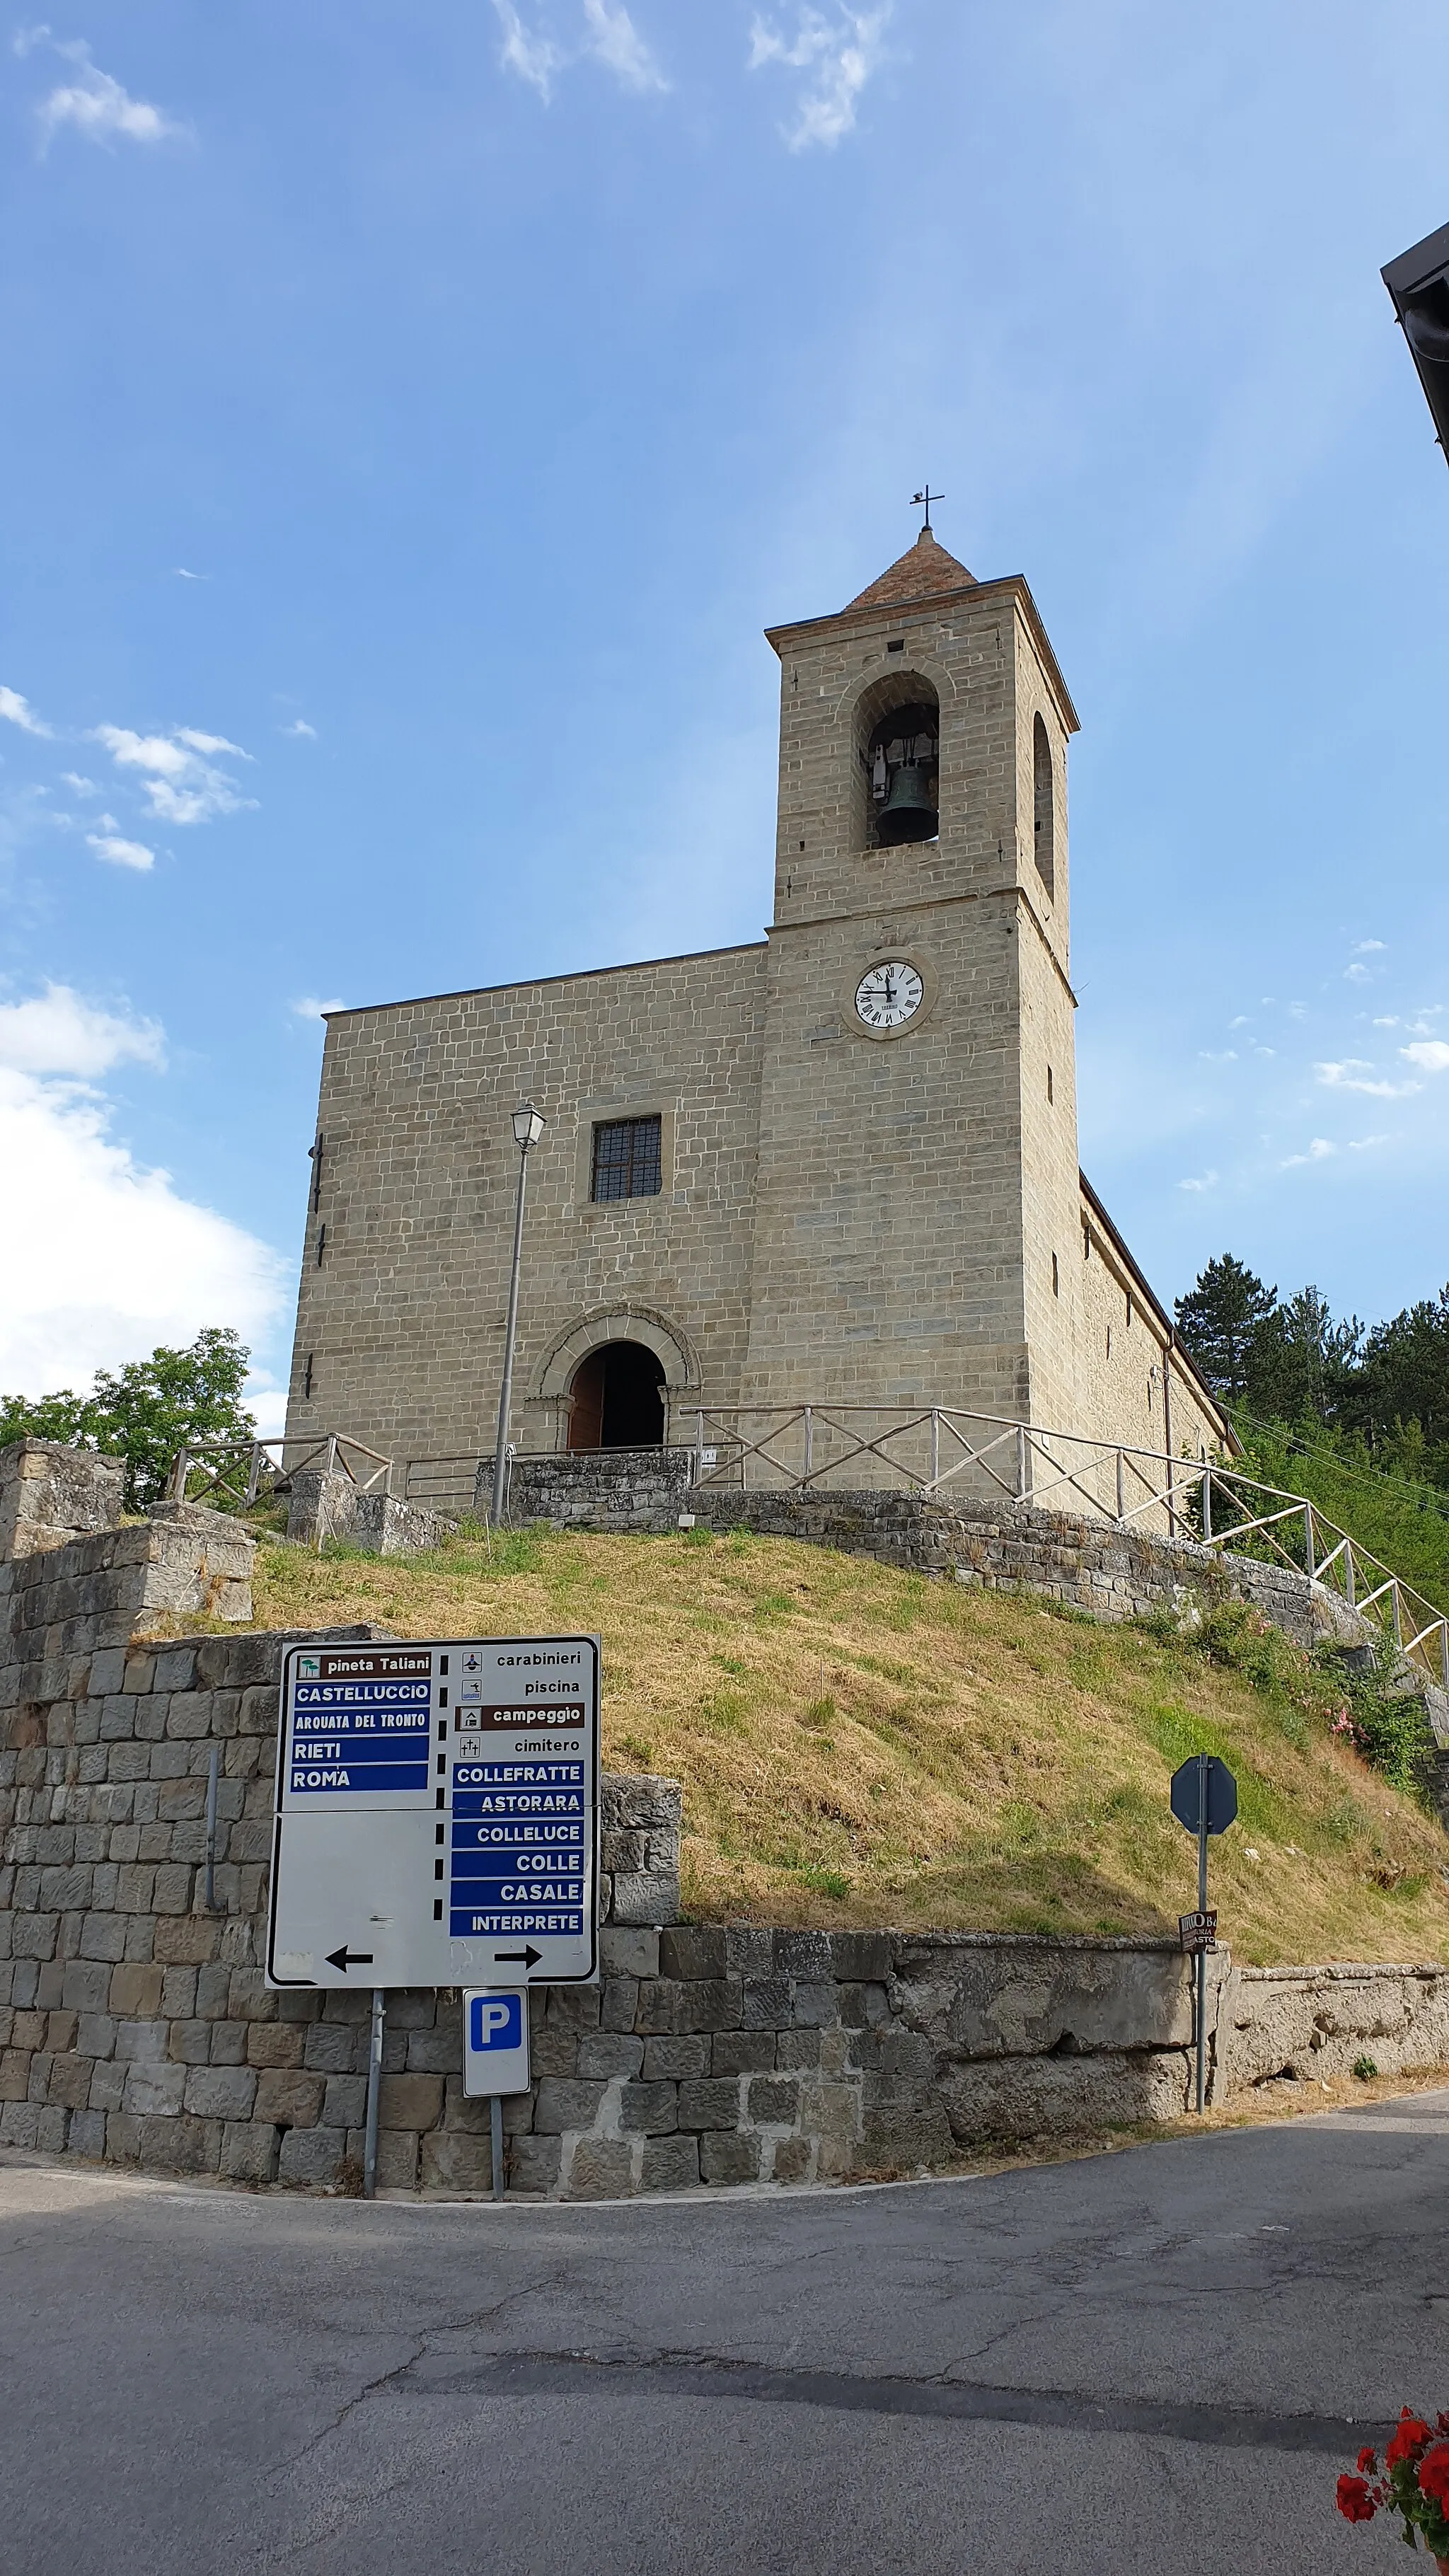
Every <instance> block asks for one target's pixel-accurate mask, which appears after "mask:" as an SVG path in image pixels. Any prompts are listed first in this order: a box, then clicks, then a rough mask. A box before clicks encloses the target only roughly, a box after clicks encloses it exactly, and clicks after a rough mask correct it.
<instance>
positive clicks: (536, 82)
mask: <svg viewBox="0 0 1449 2576" xmlns="http://www.w3.org/2000/svg"><path fill="white" fill-rule="evenodd" d="M535 5H537V0H535ZM580 5H581V11H582V24H581V25H578V32H577V37H576V40H575V41H573V42H571V43H567V44H561V43H560V42H559V41H558V40H557V37H556V36H554V35H550V34H545V32H544V29H543V26H542V25H541V24H539V23H537V22H535V23H534V24H532V25H530V24H529V23H528V22H527V21H526V20H525V18H524V17H523V15H522V13H521V11H520V10H519V8H518V7H517V6H516V0H493V7H494V9H495V11H496V13H497V17H498V22H499V25H500V26H501V27H502V29H503V43H502V46H501V48H500V50H499V57H498V59H499V61H500V62H501V63H502V65H503V67H504V70H505V71H510V72H516V73H517V74H518V77H519V79H520V80H526V81H527V82H528V84H529V86H530V88H532V89H536V90H537V92H538V94H539V97H540V98H541V99H543V100H544V101H545V103H546V102H547V101H548V100H549V99H550V98H551V97H552V96H553V85H554V80H555V77H556V75H557V74H558V73H559V72H561V71H565V70H566V69H567V68H568V65H569V64H570V63H573V62H577V61H579V60H581V59H582V58H583V57H585V56H591V57H592V59H593V60H594V61H595V62H600V63H603V64H604V65H605V67H606V69H607V70H609V71H611V72H612V73H613V74H614V77H615V79H616V80H617V81H619V82H620V83H621V85H622V86H623V87H624V88H625V89H632V90H636V91H644V90H662V89H668V87H669V83H668V81H667V80H666V79H665V77H664V74H663V73H662V71H661V70H660V68H659V65H658V63H657V62H656V61H655V59H654V56H653V54H652V53H651V51H650V49H649V47H648V45H647V44H646V43H645V41H644V38H643V37H642V36H641V35H640V33H639V30H638V28H637V27H636V26H635V24H634V21H633V19H632V18H631V17H630V15H629V12H628V10H627V9H626V8H625V6H624V0H580ZM555 23H556V22H555ZM576 23H577V22H576Z"/></svg>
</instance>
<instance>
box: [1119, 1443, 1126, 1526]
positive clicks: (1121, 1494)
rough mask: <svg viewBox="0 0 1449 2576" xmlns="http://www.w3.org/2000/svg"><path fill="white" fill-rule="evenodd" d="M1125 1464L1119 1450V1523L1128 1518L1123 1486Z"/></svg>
mask: <svg viewBox="0 0 1449 2576" xmlns="http://www.w3.org/2000/svg"><path fill="white" fill-rule="evenodd" d="M1124 1463H1125V1462H1124V1460H1123V1456H1122V1452H1121V1450H1120V1449H1119V1450H1118V1452H1117V1518H1118V1521H1119V1522H1121V1521H1122V1520H1123V1519H1124V1518H1125V1517H1126V1511H1127V1494H1126V1489H1125V1487H1124V1484H1123V1474H1122V1471H1123V1466H1124Z"/></svg>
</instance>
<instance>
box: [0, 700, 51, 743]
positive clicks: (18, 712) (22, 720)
mask: <svg viewBox="0 0 1449 2576" xmlns="http://www.w3.org/2000/svg"><path fill="white" fill-rule="evenodd" d="M0 716H3V717H4V718H5V721H6V723H7V724H13V725H19V727H20V730H21V732H22V733H38V734H43V735H44V736H45V737H46V739H47V740H49V737H50V727H49V725H48V724H42V723H41V721H40V718H39V716H38V715H37V714H36V712H35V709H34V707H33V706H32V705H31V704H30V701H29V699H28V698H22V696H21V694H20V691H19V690H18V689H0Z"/></svg>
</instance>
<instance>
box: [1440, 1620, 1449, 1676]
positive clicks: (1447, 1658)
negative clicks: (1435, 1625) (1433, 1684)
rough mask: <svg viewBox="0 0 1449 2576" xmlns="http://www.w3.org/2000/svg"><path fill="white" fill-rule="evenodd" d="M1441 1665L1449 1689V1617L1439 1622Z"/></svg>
mask: <svg viewBox="0 0 1449 2576" xmlns="http://www.w3.org/2000/svg"><path fill="white" fill-rule="evenodd" d="M1439 1665H1440V1669H1441V1671H1442V1672H1443V1675H1444V1688H1445V1689H1446V1691H1449V1619H1441V1620H1440V1622H1439Z"/></svg>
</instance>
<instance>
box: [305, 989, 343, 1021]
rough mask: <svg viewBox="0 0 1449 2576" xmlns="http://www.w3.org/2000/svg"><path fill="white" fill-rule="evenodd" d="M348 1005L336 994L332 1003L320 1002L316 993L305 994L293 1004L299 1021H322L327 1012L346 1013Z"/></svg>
mask: <svg viewBox="0 0 1449 2576" xmlns="http://www.w3.org/2000/svg"><path fill="white" fill-rule="evenodd" d="M346 1008H347V1004H346V1003H345V1002H344V1001H341V1000H340V999H339V998H338V996H337V995H336V994H335V993H334V994H333V996H332V999H331V1000H330V1002H319V1001H318V999H317V996H316V994H315V993H303V994H302V995H301V996H300V998H299V999H298V1000H297V1001H295V1002H294V1003H293V1004H292V1009H293V1011H294V1013H295V1014H296V1017H297V1018H298V1019H299V1020H320V1019H321V1018H322V1016H323V1014H324V1013H325V1012H327V1011H345V1010H346Z"/></svg>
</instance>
